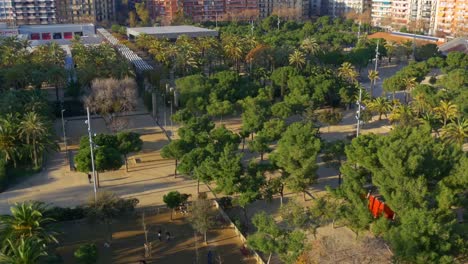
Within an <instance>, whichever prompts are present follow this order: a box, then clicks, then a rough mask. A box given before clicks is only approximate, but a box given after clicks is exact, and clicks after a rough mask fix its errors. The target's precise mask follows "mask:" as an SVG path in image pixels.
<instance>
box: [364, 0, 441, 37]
mask: <svg viewBox="0 0 468 264" xmlns="http://www.w3.org/2000/svg"><path fill="white" fill-rule="evenodd" d="M435 5H436V0H372V3H371V6H372V8H371V17H372V23H373V24H374V25H375V26H381V27H389V28H392V29H393V30H400V29H401V28H403V27H405V28H407V29H408V30H411V31H422V32H429V31H430V28H431V25H433V21H432V19H433V18H434V16H435Z"/></svg>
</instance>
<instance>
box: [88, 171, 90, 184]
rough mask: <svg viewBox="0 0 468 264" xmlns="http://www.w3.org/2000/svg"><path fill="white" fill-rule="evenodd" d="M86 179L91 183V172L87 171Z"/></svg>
mask: <svg viewBox="0 0 468 264" xmlns="http://www.w3.org/2000/svg"><path fill="white" fill-rule="evenodd" d="M88 181H89V183H91V174H89V173H88Z"/></svg>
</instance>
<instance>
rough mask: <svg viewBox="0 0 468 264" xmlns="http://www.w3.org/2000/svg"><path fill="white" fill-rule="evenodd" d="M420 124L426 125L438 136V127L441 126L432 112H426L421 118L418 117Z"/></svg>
mask: <svg viewBox="0 0 468 264" xmlns="http://www.w3.org/2000/svg"><path fill="white" fill-rule="evenodd" d="M419 120H420V122H421V123H422V124H425V125H428V126H429V127H430V128H431V130H432V131H434V133H436V134H437V136H439V129H440V126H441V123H440V120H439V119H438V118H437V116H436V115H435V114H434V113H431V112H426V113H424V114H423V115H422V116H421V118H419Z"/></svg>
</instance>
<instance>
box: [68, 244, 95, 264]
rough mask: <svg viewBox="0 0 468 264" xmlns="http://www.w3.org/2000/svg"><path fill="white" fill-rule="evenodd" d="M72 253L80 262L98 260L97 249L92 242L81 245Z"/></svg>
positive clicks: (92, 262) (89, 263) (91, 263)
mask: <svg viewBox="0 0 468 264" xmlns="http://www.w3.org/2000/svg"><path fill="white" fill-rule="evenodd" d="M73 255H74V256H75V258H76V261H77V262H78V263H80V264H94V263H96V262H97V260H98V251H97V247H96V244H94V243H92V244H84V245H81V246H80V247H79V248H78V249H77V250H76V251H75V253H73Z"/></svg>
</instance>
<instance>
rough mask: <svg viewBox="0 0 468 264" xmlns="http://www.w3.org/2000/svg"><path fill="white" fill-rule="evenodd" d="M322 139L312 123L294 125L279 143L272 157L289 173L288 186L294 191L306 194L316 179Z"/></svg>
mask: <svg viewBox="0 0 468 264" xmlns="http://www.w3.org/2000/svg"><path fill="white" fill-rule="evenodd" d="M319 150H320V139H318V137H317V129H316V128H314V127H313V125H312V124H311V123H305V124H301V123H293V124H292V125H290V126H289V127H288V128H287V129H286V131H285V132H284V133H283V135H282V137H281V139H280V140H279V141H278V147H277V149H276V151H275V152H274V153H273V155H272V160H273V161H274V163H275V164H276V165H277V166H278V167H279V168H281V169H282V170H284V171H285V172H287V173H288V177H287V179H286V185H287V186H288V187H289V188H290V189H291V190H293V191H296V192H297V191H302V192H304V198H305V191H306V189H307V188H308V187H309V185H310V184H312V183H313V182H314V181H315V180H316V179H317V175H316V171H317V163H316V160H317V154H318V152H319Z"/></svg>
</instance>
